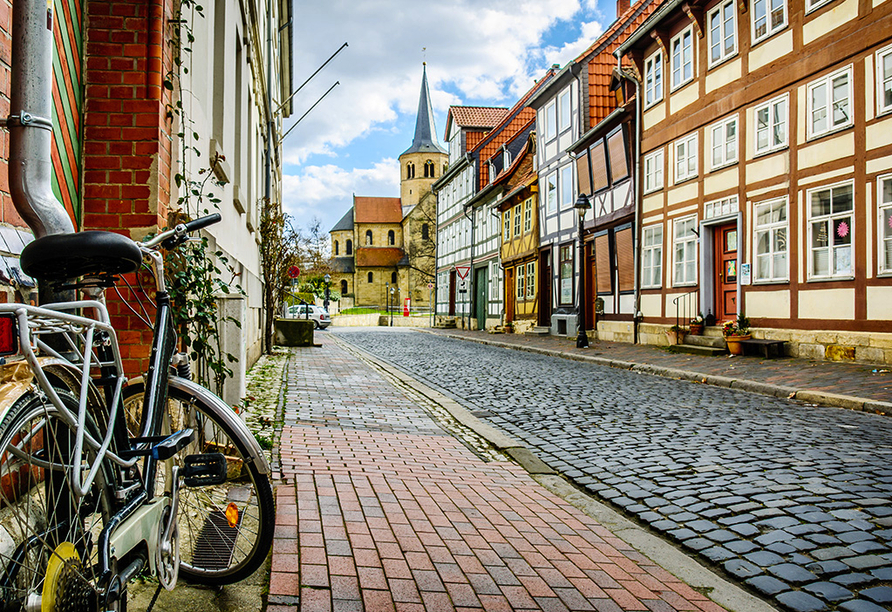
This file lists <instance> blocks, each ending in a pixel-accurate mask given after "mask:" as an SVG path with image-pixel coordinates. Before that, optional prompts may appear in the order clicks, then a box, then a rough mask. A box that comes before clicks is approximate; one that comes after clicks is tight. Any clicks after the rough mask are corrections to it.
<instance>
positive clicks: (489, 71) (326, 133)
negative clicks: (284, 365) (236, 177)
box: [283, 0, 616, 232]
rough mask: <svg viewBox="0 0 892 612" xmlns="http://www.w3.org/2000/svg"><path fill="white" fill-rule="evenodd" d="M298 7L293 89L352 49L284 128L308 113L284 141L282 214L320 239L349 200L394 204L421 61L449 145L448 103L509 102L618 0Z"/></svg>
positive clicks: (580, 41)
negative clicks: (316, 231) (318, 231)
mask: <svg viewBox="0 0 892 612" xmlns="http://www.w3.org/2000/svg"><path fill="white" fill-rule="evenodd" d="M294 10H295V15H294V23H295V25H294V79H293V81H294V88H295V89H297V88H299V87H300V86H301V85H302V84H303V83H304V81H305V80H306V79H307V78H309V77H310V75H312V74H313V73H314V72H315V71H316V70H317V69H318V68H319V67H320V66H321V65H322V64H324V63H325V62H326V60H328V59H329V57H330V56H331V55H332V54H333V53H335V52H336V51H337V50H338V48H339V47H341V46H342V45H343V44H344V43H347V45H348V46H347V47H346V48H344V49H342V50H341V51H340V53H338V54H337V55H336V56H335V57H334V58H333V59H332V60H331V61H330V62H329V63H328V65H327V66H325V68H324V69H323V70H322V71H321V72H319V74H317V75H316V76H315V77H314V78H313V79H312V80H310V81H309V82H308V83H307V84H306V85H305V86H304V87H303V88H302V89H301V90H300V91H299V92H298V93H297V94H296V95H295V96H294V98H293V100H294V111H293V113H292V115H291V117H290V118H288V119H286V120H285V121H284V124H283V130H288V129H289V128H291V127H292V125H294V123H295V122H296V121H297V120H298V119H299V118H300V117H301V116H302V115H304V114H305V113H307V111H308V110H309V113H307V114H306V116H305V117H304V118H303V119H302V120H301V121H300V123H299V124H298V125H296V126H294V129H293V130H291V132H290V133H289V134H288V135H287V136H286V138H285V140H284V142H283V156H284V167H283V174H284V176H283V202H284V207H285V211H286V212H287V213H288V214H289V215H290V216H291V217H292V218H293V220H294V224H295V225H296V226H298V227H301V228H307V227H308V226H309V225H310V222H311V221H312V220H313V219H318V220H319V221H321V227H322V229H323V230H324V231H326V232H327V231H328V230H330V229H331V228H332V227H333V226H334V225H335V224H336V223H337V222H338V221H339V220H340V219H341V217H343V216H344V214H345V213H346V212H347V211H348V210H349V209H350V207H351V206H352V198H353V195H358V196H387V197H399V179H400V168H399V162H398V161H397V158H398V157H399V155H400V154H401V153H402V152H403V151H405V150H406V149H408V148H409V146H410V145H411V144H412V137H413V135H414V131H415V117H416V114H417V110H418V97H419V93H420V91H421V76H422V69H423V64H424V63H426V66H427V77H428V83H429V85H430V93H431V101H432V104H433V110H434V117H435V119H434V123H435V127H436V130H437V133H436V137H437V142H438V143H439V144H440V146H442V147H444V149H445V148H446V145H445V143H444V142H443V137H444V133H445V128H446V115H447V112H448V109H449V107H450V106H451V105H465V106H502V107H511V106H513V105H514V104H515V102H517V100H519V99H520V97H521V96H522V95H523V94H524V93H525V92H526V91H527V90H529V89H530V87H532V85H533V84H534V81H535V80H536V79H538V78H541V76H542V75H543V74H544V73H545V71H546V70H547V69H548V68H549V67H550V66H552V65H554V64H558V65H560V66H564V65H566V64H567V63H568V62H569V61H571V60H572V59H574V58H575V57H576V56H578V55H579V54H580V53H581V52H583V51H584V50H585V49H587V48H588V47H589V46H591V44H592V43H593V42H594V41H595V40H596V39H597V37H598V36H599V35H600V34H601V33H602V32H603V31H604V29H605V28H606V27H608V26H609V25H610V23H611V22H612V21H613V20H614V18H615V16H616V3H615V2H614V1H613V0H547V1H545V0H476V1H474V0H440V1H439V2H432V1H429V0H415V1H410V2H406V1H405V0H399V1H398V0H325V1H320V0H309V1H307V2H296V3H295V7H294ZM335 83H338V85H337V86H335V87H334V89H331V91H330V92H329V93H328V94H327V95H326V91H328V90H329V89H330V88H331V87H332V86H333V85H334V84H335ZM323 96H324V97H323ZM320 98H322V99H321V101H320ZM317 101H318V104H317ZM314 104H316V106H315V108H312V110H310V108H311V107H313V105H314ZM283 133H284V132H283Z"/></svg>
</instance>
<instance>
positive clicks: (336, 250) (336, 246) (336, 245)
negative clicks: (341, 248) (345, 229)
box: [335, 240, 338, 257]
mask: <svg viewBox="0 0 892 612" xmlns="http://www.w3.org/2000/svg"><path fill="white" fill-rule="evenodd" d="M337 255H338V241H337V240H335V256H336V257H337Z"/></svg>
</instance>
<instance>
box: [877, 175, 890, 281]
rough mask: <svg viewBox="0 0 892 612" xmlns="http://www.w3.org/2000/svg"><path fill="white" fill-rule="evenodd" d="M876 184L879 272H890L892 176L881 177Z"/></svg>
mask: <svg viewBox="0 0 892 612" xmlns="http://www.w3.org/2000/svg"><path fill="white" fill-rule="evenodd" d="M877 182H878V185H877V187H878V190H879V194H878V197H877V202H878V203H879V208H880V210H879V213H880V255H879V260H880V271H881V272H885V273H890V272H892V176H881V177H880V178H879V180H878V181H877Z"/></svg>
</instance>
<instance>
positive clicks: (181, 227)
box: [141, 213, 222, 250]
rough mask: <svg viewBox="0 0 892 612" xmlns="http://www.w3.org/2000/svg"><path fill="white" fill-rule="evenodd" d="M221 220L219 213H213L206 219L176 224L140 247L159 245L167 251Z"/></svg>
mask: <svg viewBox="0 0 892 612" xmlns="http://www.w3.org/2000/svg"><path fill="white" fill-rule="evenodd" d="M221 218H222V217H221V216H220V213H214V214H212V215H207V216H206V217H199V218H198V219H195V220H193V221H189V222H187V223H178V224H177V225H176V227H174V228H173V229H169V230H167V231H165V232H161V233H160V234H158V235H157V236H155V237H154V238H152V239H151V240H147V241H146V242H143V243H142V245H141V246H143V247H145V248H150V249H151V248H154V247H156V246H158V245H159V244H160V245H161V246H163V247H164V248H165V249H168V250H170V249H173V248H176V247H178V246H179V245H180V244H182V243H183V241H184V240H185V239H186V236H187V235H188V234H190V233H192V232H194V231H197V230H200V229H202V228H205V227H207V226H209V225H213V224H214V223H218V222H219V221H220V219H221Z"/></svg>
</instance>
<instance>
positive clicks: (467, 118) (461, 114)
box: [449, 106, 508, 128]
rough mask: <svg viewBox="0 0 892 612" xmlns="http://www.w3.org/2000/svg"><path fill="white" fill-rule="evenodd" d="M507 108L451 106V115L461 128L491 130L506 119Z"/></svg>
mask: <svg viewBox="0 0 892 612" xmlns="http://www.w3.org/2000/svg"><path fill="white" fill-rule="evenodd" d="M507 113H508V109H507V108H496V107H491V106H450V107H449V114H450V115H451V117H452V120H453V121H455V123H456V124H458V125H459V127H470V128H475V127H476V128H491V127H492V126H494V125H498V123H499V122H500V121H501V120H502V119H504V118H505V115H506V114H507Z"/></svg>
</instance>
